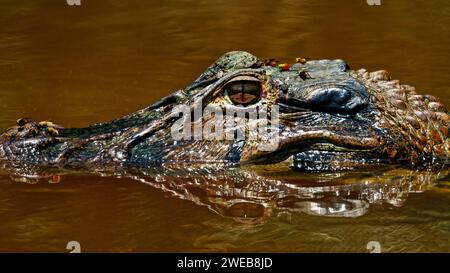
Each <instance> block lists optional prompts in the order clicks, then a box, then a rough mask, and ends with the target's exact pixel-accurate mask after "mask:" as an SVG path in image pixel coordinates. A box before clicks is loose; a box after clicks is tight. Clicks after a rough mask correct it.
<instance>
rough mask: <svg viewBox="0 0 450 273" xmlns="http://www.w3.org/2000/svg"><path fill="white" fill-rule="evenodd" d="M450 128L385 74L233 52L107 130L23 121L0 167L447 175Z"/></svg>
mask: <svg viewBox="0 0 450 273" xmlns="http://www.w3.org/2000/svg"><path fill="white" fill-rule="evenodd" d="M449 122H450V117H449V115H448V112H447V110H446V109H445V107H444V106H443V105H442V104H441V103H440V102H439V100H438V99H437V98H435V97H433V96H426V95H424V96H422V95H419V94H417V93H416V91H415V89H414V87H412V86H409V85H403V84H400V83H399V81H394V80H391V79H390V77H389V74H388V73H387V72H386V71H377V72H372V73H369V72H367V71H366V70H364V69H361V70H358V71H354V70H350V68H349V67H348V65H347V64H346V63H345V62H344V61H342V60H316V61H305V60H302V61H301V62H299V63H296V64H294V65H277V64H275V62H273V61H272V62H265V63H264V62H262V61H260V60H259V59H258V58H257V57H255V56H253V55H251V54H249V53H247V52H241V51H234V52H229V53H227V54H225V55H223V56H222V57H220V58H219V59H218V60H217V61H216V62H215V63H214V64H213V65H211V66H210V67H209V68H208V69H207V70H206V71H205V72H204V73H203V74H202V75H201V76H200V77H199V78H198V79H197V80H196V81H195V82H194V83H192V84H191V85H189V86H187V87H186V88H184V89H182V90H179V91H177V92H175V93H173V94H171V95H169V96H168V97H165V98H163V99H162V100H161V101H159V102H157V103H155V104H153V105H151V106H150V107H148V108H146V109H143V110H141V111H138V112H136V113H134V114H131V115H128V116H125V117H123V118H120V119H117V120H114V121H112V122H109V123H101V124H95V125H92V126H89V127H86V128H79V129H64V128H57V127H55V126H54V125H53V124H52V123H45V122H44V123H33V122H26V121H23V120H22V121H21V124H18V126H16V127H13V128H11V129H9V130H7V131H6V132H5V133H3V134H2V135H1V136H0V159H3V161H10V162H19V163H20V162H27V163H30V164H38V165H56V166H62V167H77V168H79V167H85V168H88V167H89V166H95V168H106V167H109V166H117V165H120V166H140V167H142V166H144V167H145V166H152V165H161V164H185V163H188V164H191V163H240V164H252V163H255V164H256V163H257V164H268V163H275V162H281V161H284V160H286V159H289V158H292V159H293V162H294V166H295V167H296V168H298V169H301V170H310V171H323V170H325V171H328V170H340V169H348V168H354V167H356V166H361V165H372V164H380V163H407V164H411V165H420V166H423V165H425V166H431V165H433V166H436V165H439V166H442V165H443V166H448V160H449V157H450V140H449V136H448V131H449Z"/></svg>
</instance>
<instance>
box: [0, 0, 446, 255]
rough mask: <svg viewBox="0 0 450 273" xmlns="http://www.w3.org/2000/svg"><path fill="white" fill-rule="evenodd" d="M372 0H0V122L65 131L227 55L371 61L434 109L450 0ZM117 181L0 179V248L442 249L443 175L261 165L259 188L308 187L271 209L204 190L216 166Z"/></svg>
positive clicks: (355, 63) (125, 107)
mask: <svg viewBox="0 0 450 273" xmlns="http://www.w3.org/2000/svg"><path fill="white" fill-rule="evenodd" d="M381 2H382V5H381V6H379V7H371V6H368V5H367V4H366V1H365V0H352V1H313V0H303V1H298V0H281V1H255V0H249V1H235V0H226V1H225V0H223V1H222V0H218V1H204V0H195V1H188V0H184V1H182V0H174V1H163V0H159V1H138V0H133V1H121V0H115V1H113V0H109V1H88V0H81V6H79V7H71V6H68V5H67V4H66V1H65V0H58V1H55V0H47V1H45V0H39V1H38V0H36V1H13V0H3V1H2V3H1V4H0V128H6V127H9V126H11V125H13V124H14V121H15V120H16V119H17V118H18V117H33V119H34V120H52V121H54V122H56V123H59V124H62V125H64V126H66V127H71V126H85V125H87V124H90V123H93V122H101V121H107V120H110V119H113V118H116V117H119V116H121V115H124V114H127V113H130V112H133V111H135V110H137V109H140V108H143V107H145V106H147V105H149V104H150V103H152V102H155V101H156V100H158V98H160V97H162V96H164V95H167V94H169V93H170V92H172V91H173V90H176V89H179V88H182V87H184V86H185V85H187V84H189V83H190V82H191V81H192V80H193V79H195V78H196V77H197V76H198V75H199V74H200V73H201V72H202V71H203V70H204V69H205V68H206V67H207V66H208V65H209V64H210V63H211V62H213V61H214V60H215V59H216V58H217V57H218V56H219V55H221V54H223V53H224V52H227V51H231V50H246V51H249V52H251V53H253V54H255V55H257V56H260V57H261V58H271V57H277V58H279V59H281V60H283V61H287V62H292V60H293V58H295V57H297V56H299V55H306V56H311V57H313V58H342V59H345V60H347V61H348V62H349V64H350V65H351V66H352V67H353V68H359V67H365V68H367V69H369V70H376V69H387V70H389V71H390V72H391V75H392V76H393V77H394V78H398V79H401V80H402V81H403V82H405V83H408V84H411V85H414V86H416V87H417V89H418V90H419V91H420V92H422V93H428V94H432V95H436V96H438V97H440V98H441V100H442V101H443V102H444V104H446V106H447V107H449V106H450V65H449V63H450V50H449V49H450V2H444V1H437V0H435V1H419V0H416V1H412V0H404V1H384V0H381ZM247 171H248V172H251V173H253V170H247ZM260 172H261V171H260ZM240 175H241V174H236V175H235V176H234V177H239V176H240ZM260 175H262V176H263V177H266V175H265V174H264V173H263V174H260ZM125 176H126V177H123V178H111V177H100V176H89V175H80V174H78V175H77V174H74V175H65V176H64V177H63V178H62V179H61V182H60V183H48V182H47V181H48V180H53V182H58V180H59V179H58V177H54V178H51V177H50V178H47V179H45V180H41V181H39V183H35V184H30V183H24V182H36V181H35V180H30V179H28V180H25V179H20V178H18V177H16V178H14V179H11V178H10V177H9V176H8V175H1V176H0V251H2V252H4V251H19V252H22V251H52V252H53V251H55V252H66V251H68V250H66V244H67V242H69V241H78V242H80V244H81V246H82V251H150V252H153V251H274V252H285V251H295V252H304V251H314V252H315V251H318V252H328V251H333V252H337V251H352V252H366V251H367V249H366V245H367V243H368V242H369V241H378V242H379V243H380V244H381V248H382V249H381V250H382V251H393V252H397V251H408V252H414V251H443V252H450V212H449V208H450V190H449V189H450V181H449V177H448V173H446V172H445V171H444V172H440V173H422V172H414V171H411V170H401V169H393V170H389V171H386V172H381V173H377V172H373V171H368V172H361V173H353V174H352V173H350V174H336V175H333V176H331V177H329V175H328V176H327V175H302V174H298V173H292V172H290V171H285V170H284V171H277V174H276V175H273V174H272V177H271V179H272V180H270V181H269V180H267V183H269V184H270V183H275V182H273V181H274V180H273V179H275V180H279V181H285V182H286V183H291V184H292V185H295V187H296V190H297V192H299V191H307V192H308V193H305V194H306V195H307V196H308V198H307V199H302V198H303V197H304V196H303V197H302V198H300V196H297V195H295V196H294V197H295V198H296V199H294V200H293V199H292V195H289V192H290V191H291V190H292V189H291V188H289V189H287V188H277V187H280V186H279V184H274V185H275V188H276V189H279V192H285V193H286V195H284V196H281V197H280V198H278V199H277V206H278V207H279V208H284V209H279V210H275V209H272V208H273V207H274V206H275V205H274V204H272V203H271V202H270V201H267V200H269V198H268V199H267V200H266V199H264V198H262V199H261V203H263V205H255V204H253V205H252V204H246V205H242V206H239V205H238V206H230V200H229V199H227V198H218V197H217V196H215V197H214V196H213V195H211V192H213V191H214V189H215V188H214V187H216V186H217V185H218V184H221V183H222V184H223V185H228V184H227V183H229V181H230V180H232V179H233V177H232V176H230V174H227V175H224V176H223V177H220V178H217V177H213V178H205V176H202V175H199V179H200V181H202V179H204V181H203V183H205V184H206V185H208V187H210V188H211V189H210V191H208V190H206V191H205V190H204V189H203V191H199V190H195V189H193V188H192V187H191V186H192V185H190V186H189V185H188V186H186V185H184V184H182V183H184V182H186V179H185V180H184V182H181V184H182V186H180V187H181V189H182V190H180V188H177V189H176V190H173V188H171V187H173V185H180V184H176V183H175V182H176V181H175V180H174V179H173V177H172V178H171V176H170V175H160V174H158V173H154V174H149V176H148V177H147V178H145V179H144V178H139V177H134V176H133V175H125ZM243 176H245V175H243ZM273 176H275V177H273ZM246 177H247V179H250V180H252V179H255V178H252V177H250V178H248V176H246ZM208 179H209V180H208ZM264 179H266V178H264ZM264 179H263V181H265V180H264ZM188 180H189V179H188ZM196 181H197V180H196ZM211 181H214V183H212V182H211ZM218 181H219V182H218ZM171 183H172V184H171ZM174 183H175V184H174ZM209 183H210V184H209ZM250 183H251V182H250ZM222 184H221V185H222ZM162 185H163V186H162ZM349 185H350V186H349ZM352 185H356V186H352ZM364 185H365V186H364ZM161 187H162V188H164V190H161V189H160V188H161ZM208 187H206V188H208ZM311 189H313V191H315V193H314V194H316V195H314V194H313V196H311V191H308V190H311ZM308 194H309V195H308ZM317 194H318V195H317ZM287 196H291V197H289V198H291V199H289V198H285V197H287ZM343 196H344V197H343ZM232 199H233V198H231V201H232ZM302 200H303V201H302ZM305 200H306V201H305ZM362 200H364V201H362ZM192 201H194V202H192ZM204 205H206V206H204ZM245 216H247V218H244V217H245ZM330 216H331V217H330ZM333 216H334V217H333ZM249 219H250V220H252V221H250V222H249V221H247V220H249Z"/></svg>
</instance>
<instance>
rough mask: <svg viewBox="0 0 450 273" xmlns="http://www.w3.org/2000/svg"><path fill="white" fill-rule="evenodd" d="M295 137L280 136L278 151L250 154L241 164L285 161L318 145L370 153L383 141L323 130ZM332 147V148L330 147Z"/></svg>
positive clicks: (297, 134)
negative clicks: (262, 154)
mask: <svg viewBox="0 0 450 273" xmlns="http://www.w3.org/2000/svg"><path fill="white" fill-rule="evenodd" d="M292 135H294V136H289V137H283V136H280V140H279V144H278V149H277V150H276V151H274V152H270V153H267V154H266V155H264V156H263V157H261V155H260V154H259V153H257V156H256V155H255V154H250V155H249V156H248V157H245V156H243V157H242V158H241V162H242V161H245V162H247V163H250V162H251V163H258V162H267V161H270V160H271V159H274V160H275V161H277V160H284V159H285V158H287V157H289V156H291V155H296V154H297V153H299V152H302V151H305V149H308V148H310V147H311V146H314V145H317V144H325V145H327V144H331V145H333V146H334V147H337V149H336V151H337V150H339V151H348V152H354V151H359V152H363V151H370V150H373V149H375V148H378V147H380V145H381V144H382V141H381V140H380V138H379V137H378V136H372V137H357V136H348V135H341V134H338V133H336V132H333V131H329V130H325V129H321V130H312V131H305V132H298V131H297V132H295V133H292ZM329 147H332V146H329Z"/></svg>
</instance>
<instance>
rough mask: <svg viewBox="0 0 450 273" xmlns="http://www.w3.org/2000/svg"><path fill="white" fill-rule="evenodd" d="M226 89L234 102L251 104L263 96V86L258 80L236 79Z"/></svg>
mask: <svg viewBox="0 0 450 273" xmlns="http://www.w3.org/2000/svg"><path fill="white" fill-rule="evenodd" d="M225 90H226V91H227V94H228V97H229V99H230V100H231V102H232V103H234V104H240V105H244V106H246V105H249V104H253V103H256V102H257V101H258V100H259V98H260V97H261V86H260V84H259V82H256V81H235V82H231V83H229V84H228V85H227V86H226V88H225Z"/></svg>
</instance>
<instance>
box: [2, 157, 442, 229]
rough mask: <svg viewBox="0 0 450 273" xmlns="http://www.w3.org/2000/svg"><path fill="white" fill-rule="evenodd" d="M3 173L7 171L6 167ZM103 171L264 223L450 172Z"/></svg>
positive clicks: (402, 192) (408, 188) (335, 210)
mask: <svg viewBox="0 0 450 273" xmlns="http://www.w3.org/2000/svg"><path fill="white" fill-rule="evenodd" d="M4 170H5V169H4ZM11 172H14V174H13V175H11ZM9 173H10V174H9V176H10V178H11V179H13V180H15V181H17V182H21V183H31V184H35V183H46V182H47V181H48V182H51V183H55V182H59V181H60V180H61V179H63V178H64V175H66V174H68V173H67V172H61V171H55V170H54V171H51V170H47V171H43V170H38V169H34V170H33V169H32V168H26V167H24V168H23V169H14V170H9ZM3 175H8V174H7V173H6V172H3ZM101 175H103V176H109V175H111V176H116V177H127V178H132V179H134V180H136V181H139V182H142V183H145V184H148V185H150V186H152V187H155V188H159V189H161V190H163V191H164V192H166V193H168V194H169V195H172V196H175V197H177V198H181V199H186V200H190V201H192V202H194V203H196V204H198V205H201V206H207V207H208V208H209V209H210V210H212V211H214V212H216V213H218V214H220V215H222V216H225V217H230V218H233V219H235V220H237V221H239V222H243V223H248V224H259V223H262V222H264V221H265V220H267V218H268V217H273V216H275V217H276V216H277V215H282V214H283V213H304V214H308V215H314V216H326V217H359V216H362V215H364V214H366V213H367V212H368V210H369V207H370V206H371V205H388V206H395V207H401V206H403V205H404V203H405V202H406V200H407V199H408V196H409V195H410V194H411V193H421V192H424V191H426V190H427V189H430V188H432V187H433V186H435V185H436V184H437V180H439V179H443V178H445V177H448V175H449V172H448V170H443V171H440V172H439V171H417V170H411V169H402V168H392V167H378V168H375V169H361V170H354V171H351V172H335V173H323V174H308V173H302V174H301V175H299V174H298V173H293V172H292V171H291V170H290V167H289V166H288V165H287V164H285V163H282V164H277V165H272V166H265V167H263V166H247V167H240V168H236V167H232V166H226V165H223V166H217V165H215V166H212V165H197V166H195V165H189V166H182V167H179V168H174V167H155V168H150V169H129V170H127V171H122V172H117V173H115V174H109V173H101ZM299 177H300V178H299Z"/></svg>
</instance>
